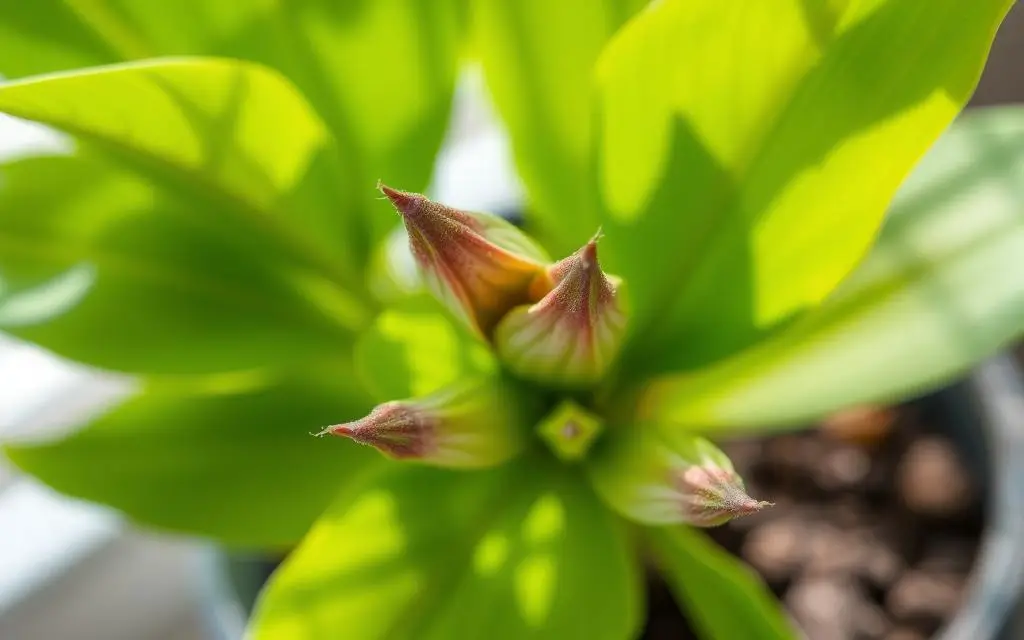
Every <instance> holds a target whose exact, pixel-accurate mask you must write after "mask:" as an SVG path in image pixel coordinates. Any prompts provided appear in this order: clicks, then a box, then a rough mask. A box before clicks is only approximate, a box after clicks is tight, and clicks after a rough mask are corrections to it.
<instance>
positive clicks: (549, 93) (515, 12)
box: [473, 0, 645, 255]
mask: <svg viewBox="0 0 1024 640" xmlns="http://www.w3.org/2000/svg"><path fill="white" fill-rule="evenodd" d="M644 4H645V2H644V1H643V0H571V1H562V2H547V1H546V0H518V1H517V2H505V1H504V0H475V1H474V4H473V9H474V13H473V19H474V29H475V36H476V50H477V53H478V54H479V56H480V59H481V62H482V63H483V67H484V73H485V75H486V81H487V86H488V88H489V89H490V92H491V97H492V98H493V99H494V102H495V105H496V106H497V109H498V111H499V113H500V114H501V117H502V119H503V120H504V122H505V124H506V126H507V127H508V129H509V133H510V134H511V136H512V146H513V150H514V152H515V155H516V160H517V164H518V168H519V175H520V177H521V178H522V179H523V182H525V184H526V186H527V188H528V190H529V196H530V201H531V205H532V207H533V209H534V213H536V214H537V218H536V219H534V220H531V224H533V223H535V224H536V226H538V227H539V228H538V230H537V231H538V234H539V235H541V236H543V237H544V238H545V240H547V241H548V243H547V244H548V247H549V248H550V249H552V250H553V251H556V252H557V253H558V254H560V255H564V254H567V253H568V252H570V251H573V250H575V249H577V248H579V246H580V245H582V244H583V242H585V241H586V240H587V238H589V237H590V236H591V235H593V233H594V231H595V230H596V228H597V225H598V220H597V217H596V214H595V211H594V209H593V207H592V203H593V199H592V197H591V195H590V192H591V188H592V187H591V184H590V178H589V169H590V166H591V163H592V162H593V160H592V156H593V153H592V147H593V131H592V129H593V127H592V114H591V86H592V80H593V78H592V74H593V67H594V63H595V61H596V60H597V58H598V55H599V53H600V52H601V50H602V48H604V46H605V43H606V42H607V40H608V39H609V37H610V36H611V35H612V34H613V33H614V32H615V30H616V29H618V28H619V26H620V25H621V24H622V23H623V22H624V21H625V20H626V19H627V18H629V16H631V15H632V14H633V13H635V12H636V11H637V10H638V9H639V8H640V7H641V6H643V5H644Z"/></svg>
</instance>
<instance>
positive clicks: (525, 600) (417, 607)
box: [252, 460, 640, 640]
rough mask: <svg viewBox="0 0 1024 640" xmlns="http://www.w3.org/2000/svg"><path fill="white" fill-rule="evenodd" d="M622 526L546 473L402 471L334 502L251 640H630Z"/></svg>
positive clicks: (566, 480) (519, 466) (517, 469)
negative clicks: (528, 639) (489, 639)
mask: <svg viewBox="0 0 1024 640" xmlns="http://www.w3.org/2000/svg"><path fill="white" fill-rule="evenodd" d="M620 526H621V525H620V523H619V522H618V521H617V520H616V519H615V518H614V517H613V516H612V515H611V514H610V513H609V512H608V511H606V510H605V508H604V507H603V506H602V505H601V503H600V502H599V501H598V500H597V498H596V497H595V496H594V495H593V494H592V493H591V492H590V490H589V488H588V487H587V486H586V483H585V481H584V480H583V479H582V478H579V477H577V476H576V475H575V474H571V473H568V472H567V471H566V470H564V469H560V468H557V467H555V466H553V463H552V462H548V461H543V460H524V461H522V462H520V463H516V464H514V465H513V466H506V467H503V468H500V469H496V470H491V471H486V472H481V473H458V472H451V471H439V470H433V469H426V468H422V467H413V466H408V467H402V468H401V469H399V470H395V471H393V472H391V471H389V472H387V473H386V474H381V475H380V476H379V477H376V478H366V481H365V483H364V484H363V485H361V486H356V485H352V486H349V487H348V488H346V490H344V491H343V492H342V494H341V496H340V497H339V498H338V500H337V502H335V503H334V505H333V506H332V507H331V508H330V509H329V510H328V511H327V512H326V513H325V514H324V517H323V518H322V519H321V520H320V521H319V522H318V523H317V525H316V526H315V527H314V528H313V530H312V531H311V533H310V535H309V536H308V537H307V538H306V539H305V541H304V542H303V543H302V545H301V546H300V547H299V548H298V549H297V550H296V551H295V552H294V553H293V554H292V555H291V556H290V557H289V558H288V560H287V561H286V562H285V564H284V565H283V567H282V568H281V569H280V570H279V571H278V573H277V574H276V575H275V576H274V578H273V579H272V580H271V583H270V585H269V587H268V588H267V589H266V590H265V592H264V593H263V595H262V597H261V600H260V602H259V603H258V605H257V610H256V614H255V616H254V619H253V623H252V624H253V629H252V631H253V637H254V638H256V639H263V638H267V639H271V638H273V639H276V638H290V639H292V640H306V639H312V638H317V639H320V638H338V637H346V638H360V639H361V640H371V639H372V638H389V639H391V640H398V639H399V638H409V639H415V640H442V639H443V640H459V639H462V638H465V639H466V640H470V639H472V640H475V639H478V638H492V639H494V640H498V639H501V638H527V637H528V638H552V639H555V640H563V639H564V638H576V637H579V638H588V639H593V640H602V639H608V640H613V639H614V640H626V639H627V638H632V637H635V633H636V632H637V625H638V622H639V618H638V611H637V609H638V606H639V597H640V593H639V588H638V587H639V581H638V568H637V567H636V566H635V564H634V562H635V561H634V559H633V556H632V553H631V549H630V547H629V545H628V542H627V540H626V537H625V535H624V532H623V531H622V529H621V528H620Z"/></svg>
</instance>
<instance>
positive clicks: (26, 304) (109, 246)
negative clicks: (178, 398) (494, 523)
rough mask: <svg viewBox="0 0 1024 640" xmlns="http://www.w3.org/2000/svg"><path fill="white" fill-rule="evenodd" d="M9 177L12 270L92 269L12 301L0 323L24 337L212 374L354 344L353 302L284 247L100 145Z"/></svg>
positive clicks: (102, 359)
mask: <svg viewBox="0 0 1024 640" xmlns="http://www.w3.org/2000/svg"><path fill="white" fill-rule="evenodd" d="M0 179H2V180H3V186H0V269H2V273H3V275H4V276H5V277H10V278H14V279H15V280H21V281H22V283H23V286H24V285H25V283H29V284H33V283H39V282H40V281H41V280H44V279H46V278H47V277H54V276H55V274H58V273H61V272H65V271H67V270H70V269H76V271H74V272H73V273H79V274H86V273H87V274H88V275H89V276H90V277H89V278H88V279H83V278H81V277H79V278H77V279H72V280H64V281H63V282H64V284H65V285H75V284H76V283H77V285H78V288H77V289H76V290H75V291H71V290H69V289H67V288H65V289H64V290H63V293H64V294H68V295H71V296H72V298H65V299H62V300H59V299H57V298H56V297H55V296H56V295H57V294H60V293H61V290H60V289H56V290H55V289H52V288H51V289H49V290H48V293H46V295H43V296H42V297H40V295H41V294H44V293H45V291H44V290H40V289H34V292H35V293H34V295H30V294H29V292H27V291H23V292H22V293H21V294H19V295H18V296H16V297H12V298H10V299H9V300H8V301H7V303H5V305H4V310H3V311H2V312H0V326H3V327H4V329H5V330H7V331H9V332H11V333H14V334H16V335H18V336H19V337H21V338H23V339H26V340H31V341H34V342H36V343H38V344H40V345H42V346H44V347H46V348H48V349H51V350H53V351H55V352H57V353H59V354H61V355H63V356H65V357H68V358H72V359H74V360H78V361H80V362H85V363H88V364H91V365H94V366H99V367H103V368H106V369H114V370H121V371H130V372H136V373H138V372H146V373H207V372H216V371H225V370H233V369H238V368H244V367H253V366H262V365H268V364H271V363H279V364H280V363H290V362H297V361H303V360H306V359H309V358H311V357H320V356H323V355H324V354H325V353H329V352H337V353H339V354H343V353H345V352H347V351H350V350H351V345H352V340H353V337H352V331H351V330H352V328H353V327H355V326H358V323H359V317H358V316H352V315H351V314H350V313H348V312H346V307H345V306H344V305H345V303H346V301H347V300H348V298H344V297H342V298H339V297H338V296H337V294H333V292H332V291H331V290H329V289H326V290H323V291H313V290H311V289H308V288H306V287H305V286H304V282H303V280H301V279H300V278H298V277H296V275H295V267H294V265H293V264H292V263H291V261H290V260H289V259H288V258H287V257H286V256H282V255H281V253H280V252H277V253H276V254H275V253H274V252H273V251H270V250H261V249H259V248H256V247H252V246H249V244H248V237H247V236H245V235H244V234H239V233H238V230H237V229H235V230H230V229H227V230H221V229H218V228H217V227H216V226H213V225H210V224H207V222H208V221H209V218H208V217H204V216H206V215H207V214H210V215H216V212H203V211H200V210H198V209H196V208H193V207H192V206H191V203H190V202H189V201H187V200H181V199H179V198H175V197H172V196H169V195H168V194H166V193H164V192H162V191H161V190H159V189H156V188H154V187H153V186H152V185H151V184H148V183H147V182H145V181H143V180H140V179H139V178H138V177H136V176H133V175H131V174H129V173H125V172H123V171H117V170H115V169H112V168H110V167H109V166H107V165H106V164H105V163H103V162H102V161H99V160H98V159H96V158H95V157H91V156H89V155H79V156H78V157H63V156H56V157H36V158H27V159H23V160H19V161H15V162H12V163H10V164H7V165H5V166H3V167H0ZM54 282H57V281H54ZM307 286H308V285H307ZM334 300H337V301H338V304H334V305H332V304H330V303H331V301H334ZM75 302H77V304H74V303H75ZM45 307H49V308H48V309H47V308H45ZM356 309H358V307H356ZM58 311H63V313H61V314H57V313H56V312H58ZM43 320H49V321H48V322H46V323H42V321H43Z"/></svg>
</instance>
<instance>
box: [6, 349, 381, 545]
mask: <svg viewBox="0 0 1024 640" xmlns="http://www.w3.org/2000/svg"><path fill="white" fill-rule="evenodd" d="M350 377H351V370H350V369H347V368H346V367H340V366H335V365H331V366H310V367H307V369H306V370H305V371H303V372H301V373H288V374H285V373H270V372H251V373H239V374H225V375H220V376H216V377H205V378H186V379H180V380H162V381H154V382H150V383H147V384H145V385H144V386H143V389H142V391H141V392H140V394H139V395H137V396H136V397H133V398H131V399H130V400H128V401H127V402H126V403H125V404H123V405H121V406H119V407H117V408H115V409H113V410H111V411H110V412H109V413H107V414H106V415H103V416H101V417H99V418H98V419H96V420H95V421H93V422H92V423H91V424H90V425H89V426H87V427H86V428H84V429H83V430H81V431H79V432H77V433H75V434H73V435H71V436H70V437H68V438H66V439H64V440H61V441H57V442H53V443H44V444H36V445H25V444H22V445H17V446H13V445H12V446H8V447H6V448H5V449H4V453H6V454H7V455H8V456H9V457H10V459H11V460H12V461H13V462H14V463H15V464H16V465H18V466H19V467H20V468H21V469H22V470H23V471H25V472H26V473H30V474H32V475H33V476H35V477H36V478H39V479H40V480H42V481H43V482H45V483H47V484H48V485H50V486H51V487H53V488H54V489H56V490H58V491H60V492H62V493H65V494H67V495H70V496H75V497H78V498H83V499H86V500H91V501H95V502H100V503H103V504H106V505H110V506H112V507H114V508H116V509H119V510H121V511H124V512H125V513H126V514H127V515H128V516H129V517H131V518H133V519H135V520H137V521H139V522H141V523H144V524H147V525H151V526H156V527H159V528H162V529H170V530H173V531H182V532H188V533H194V534H199V535H204V536H212V537H215V538H217V539H219V540H222V541H224V542H227V543H229V544H234V545H243V546H263V547H277V548H284V547H287V546H288V545H291V544H294V543H295V542H297V541H298V540H299V539H300V538H301V537H302V535H303V534H304V533H305V532H306V530H307V528H308V527H309V526H310V524H311V523H312V522H313V520H314V519H316V518H317V517H318V516H319V514H320V512H321V511H322V510H323V509H324V508H326V507H327V505H328V504H329V503H330V501H331V500H332V498H333V497H334V495H335V494H336V493H337V491H338V489H339V488H340V487H344V486H345V485H346V483H349V482H356V481H357V479H358V478H359V477H360V476H361V474H363V473H365V472H366V470H367V469H369V468H371V467H376V466H384V465H388V464H390V463H389V462H387V461H386V460H384V458H382V457H381V456H380V455H378V454H377V453H376V452H374V451H372V450H370V449H368V448H366V447H361V446H360V445H357V444H355V443H353V442H349V441H346V440H342V439H340V438H333V439H326V440H325V439H322V438H316V437H314V436H312V435H311V433H315V432H316V431H319V430H320V429H321V428H322V427H323V426H325V425H328V424H333V423H337V422H343V421H345V420H350V419H353V418H357V417H359V416H361V415H362V414H363V413H364V412H365V411H366V410H367V409H368V407H369V402H368V400H367V399H366V398H364V397H362V396H361V395H360V393H359V392H358V390H356V389H354V388H353V387H352V386H351V384H350V382H349V379H350Z"/></svg>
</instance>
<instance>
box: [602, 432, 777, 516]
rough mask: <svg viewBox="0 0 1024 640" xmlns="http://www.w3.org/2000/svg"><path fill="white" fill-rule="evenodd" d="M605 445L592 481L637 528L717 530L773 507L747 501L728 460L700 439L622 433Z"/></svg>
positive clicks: (653, 433)
mask: <svg viewBox="0 0 1024 640" xmlns="http://www.w3.org/2000/svg"><path fill="white" fill-rule="evenodd" d="M607 444H608V445H610V446H606V447H605V448H604V450H603V451H602V452H601V454H600V455H599V456H597V457H596V458H595V459H594V460H593V462H592V463H591V464H590V466H589V472H590V478H591V481H592V482H593V483H594V487H595V488H596V489H597V492H598V493H599V494H600V495H601V497H602V498H604V499H605V501H606V502H608V503H609V504H610V505H611V506H612V507H613V508H614V509H616V510H617V511H619V512H621V513H622V514H623V515H625V516H626V517H628V518H630V519H633V520H636V521H637V522H641V523H644V524H654V525H661V524H675V523H687V524H691V525H694V526H697V527H715V526H718V525H721V524H725V523H726V522H728V521H729V520H732V519H733V518H737V517H741V516H746V515H750V514H752V513H756V512H758V511H760V510H761V509H763V508H764V507H768V506H771V503H769V502H762V501H759V500H754V499H753V498H751V497H750V496H749V495H747V492H746V489H745V487H744V485H743V480H742V478H740V476H739V474H737V473H736V470H735V469H733V466H732V462H730V461H729V458H728V457H727V456H726V455H725V454H724V453H723V452H722V451H721V450H719V449H718V448H717V447H716V446H715V445H713V444H711V443H710V442H709V441H707V440H705V439H703V438H698V437H695V436H689V435H674V436H672V437H671V439H669V438H667V437H665V436H662V435H661V434H659V433H658V432H656V431H655V430H654V429H641V428H637V427H634V428H633V429H632V430H628V429H624V428H621V427H620V430H619V432H618V433H616V434H615V437H614V439H613V441H612V442H610V443H607Z"/></svg>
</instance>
